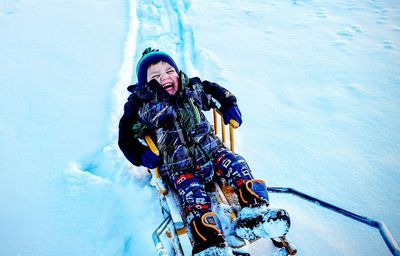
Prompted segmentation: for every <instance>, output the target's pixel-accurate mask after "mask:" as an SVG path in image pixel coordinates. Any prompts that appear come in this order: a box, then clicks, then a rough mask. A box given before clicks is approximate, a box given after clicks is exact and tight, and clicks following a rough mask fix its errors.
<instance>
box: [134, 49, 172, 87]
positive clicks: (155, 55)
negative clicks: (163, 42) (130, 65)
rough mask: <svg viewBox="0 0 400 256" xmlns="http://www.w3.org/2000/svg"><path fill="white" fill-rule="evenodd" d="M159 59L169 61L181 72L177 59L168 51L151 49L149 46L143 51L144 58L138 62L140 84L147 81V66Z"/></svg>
mask: <svg viewBox="0 0 400 256" xmlns="http://www.w3.org/2000/svg"><path fill="white" fill-rule="evenodd" d="M159 61H165V62H167V63H168V64H169V65H171V66H172V67H173V68H174V69H175V71H176V72H177V73H178V72H179V69H178V67H177V66H176V63H175V61H174V60H173V59H172V58H171V57H170V56H169V55H168V54H167V53H165V52H162V51H159V50H158V49H151V48H150V47H149V48H147V49H146V50H144V52H143V53H142V58H140V60H139V62H138V64H137V65H136V75H137V79H138V84H145V83H146V82H147V68H148V67H149V66H150V65H151V64H153V63H155V62H159Z"/></svg>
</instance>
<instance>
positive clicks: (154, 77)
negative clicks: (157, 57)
mask: <svg viewBox="0 0 400 256" xmlns="http://www.w3.org/2000/svg"><path fill="white" fill-rule="evenodd" d="M159 77H160V75H154V76H152V77H151V79H158V78H159Z"/></svg>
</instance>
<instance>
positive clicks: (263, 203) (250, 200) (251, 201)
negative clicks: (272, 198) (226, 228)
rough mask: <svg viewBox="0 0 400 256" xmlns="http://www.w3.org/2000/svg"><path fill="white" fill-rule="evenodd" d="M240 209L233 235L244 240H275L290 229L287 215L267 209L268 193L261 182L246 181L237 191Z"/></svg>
mask: <svg viewBox="0 0 400 256" xmlns="http://www.w3.org/2000/svg"><path fill="white" fill-rule="evenodd" d="M237 193H238V195H239V203H240V205H241V207H242V209H241V210H240V212H239V214H238V217H237V219H236V227H235V235H236V236H238V237H240V238H242V239H246V240H250V241H251V240H255V239H257V238H259V237H263V238H266V237H270V238H277V237H281V236H284V235H286V233H287V232H288V231H289V227H290V218H289V214H288V213H287V212H286V211H285V210H283V209H273V208H269V207H268V205H269V198H268V191H267V186H266V185H265V182H264V181H262V180H248V181H246V182H245V183H244V184H243V185H242V186H240V187H239V189H238V191H237Z"/></svg>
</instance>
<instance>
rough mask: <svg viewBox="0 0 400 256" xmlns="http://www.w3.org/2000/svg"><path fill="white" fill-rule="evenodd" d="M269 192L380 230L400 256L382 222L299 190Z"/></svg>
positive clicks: (392, 250) (270, 190) (396, 255)
mask: <svg viewBox="0 0 400 256" xmlns="http://www.w3.org/2000/svg"><path fill="white" fill-rule="evenodd" d="M268 191H269V192H272V193H284V194H292V195H295V196H297V197H300V198H301V199H303V200H306V201H309V202H312V203H314V204H316V205H318V206H321V207H324V208H327V209H329V210H332V211H334V212H337V213H340V214H342V215H344V216H346V217H348V218H351V219H353V220H356V221H358V222H361V223H364V224H367V225H368V226H371V227H374V228H377V229H378V230H379V233H380V235H381V237H382V239H383V241H385V244H386V246H387V247H388V248H389V250H390V252H391V253H392V254H393V255H395V256H400V247H399V245H398V243H397V241H396V240H395V238H394V237H393V234H392V233H391V232H390V230H389V228H388V227H387V226H386V224H385V223H384V222H383V221H381V220H374V219H371V218H368V217H364V216H361V215H358V214H355V213H353V212H350V211H347V210H345V209H343V208H340V207H337V206H335V205H333V204H330V203H327V202H325V201H322V200H321V199H318V198H316V197H313V196H310V195H307V194H305V193H303V192H300V191H298V190H295V189H293V188H284V187H268Z"/></svg>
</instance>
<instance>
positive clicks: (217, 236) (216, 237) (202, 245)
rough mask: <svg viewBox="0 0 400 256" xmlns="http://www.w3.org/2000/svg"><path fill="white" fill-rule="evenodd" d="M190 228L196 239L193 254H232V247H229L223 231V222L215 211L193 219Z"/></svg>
mask: <svg viewBox="0 0 400 256" xmlns="http://www.w3.org/2000/svg"><path fill="white" fill-rule="evenodd" d="M190 229H191V231H192V236H193V239H194V246H193V250H192V254H193V255H195V256H203V255H216V256H217V255H218V256H226V255H231V254H230V248H229V247H227V243H226V241H225V238H224V236H223V235H222V232H221V223H220V221H219V219H218V216H217V215H216V214H215V213H214V212H208V213H205V214H203V215H202V216H201V217H200V218H196V219H193V220H192V221H191V222H190Z"/></svg>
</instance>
